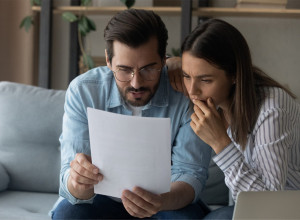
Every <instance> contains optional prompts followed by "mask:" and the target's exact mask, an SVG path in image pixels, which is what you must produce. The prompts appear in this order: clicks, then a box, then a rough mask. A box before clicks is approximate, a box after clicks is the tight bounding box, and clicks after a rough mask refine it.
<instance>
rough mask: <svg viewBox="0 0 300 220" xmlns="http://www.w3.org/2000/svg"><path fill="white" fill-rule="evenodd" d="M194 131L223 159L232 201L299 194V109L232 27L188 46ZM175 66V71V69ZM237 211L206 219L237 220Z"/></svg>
mask: <svg viewBox="0 0 300 220" xmlns="http://www.w3.org/2000/svg"><path fill="white" fill-rule="evenodd" d="M181 50H182V73H183V78H184V80H183V81H184V85H185V87H186V90H187V92H188V95H189V97H190V99H191V101H192V102H193V103H194V113H193V115H192V117H191V119H192V121H191V127H192V129H193V130H194V132H195V133H196V134H197V135H198V136H199V138H201V139H202V140H203V141H205V142H206V143H207V144H209V145H210V146H211V147H212V149H213V150H214V151H215V152H216V154H217V155H216V156H215V157H214V158H213V160H214V161H215V163H216V164H217V165H218V166H219V167H220V169H221V170H222V171H223V172H224V175H225V183H226V185H227V186H228V187H229V189H230V190H231V192H232V196H233V199H234V200H236V197H237V195H238V193H239V192H241V191H264V190H271V191H276V190H299V189H300V106H299V104H298V103H297V102H296V101H295V100H294V99H295V96H294V95H293V94H292V93H291V92H290V91H289V90H287V89H286V88H284V87H283V86H282V85H280V84H279V83H278V82H276V81H275V80H273V79H272V78H270V77H269V76H267V75H266V74H265V73H264V72H262V71H261V70H260V69H258V68H256V67H254V66H253V65H252V61H251V56H250V51H249V48H248V45H247V43H246V41H245V39H244V37H243V36H242V35H241V33H240V32H239V31H238V30H237V29H236V28H234V27H233V26H231V25H230V24H228V23H226V22H224V21H222V20H218V19H211V20H208V21H206V22H204V23H202V24H201V25H199V26H198V27H197V28H196V29H195V30H194V31H193V32H192V33H191V34H190V35H189V36H188V37H187V38H186V39H185V41H184V43H183V45H182V48H181ZM168 65H170V64H168ZM232 212H233V207H225V208H223V209H220V210H216V211H213V212H211V213H210V214H209V215H208V216H207V218H211V219H214V218H215V219H217V218H222V217H224V218H226V217H228V218H230V217H231V216H232Z"/></svg>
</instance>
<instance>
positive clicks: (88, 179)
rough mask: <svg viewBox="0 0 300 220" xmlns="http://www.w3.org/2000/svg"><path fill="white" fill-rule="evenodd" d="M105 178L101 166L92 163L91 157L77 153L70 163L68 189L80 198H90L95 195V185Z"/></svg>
mask: <svg viewBox="0 0 300 220" xmlns="http://www.w3.org/2000/svg"><path fill="white" fill-rule="evenodd" d="M102 179H103V176H102V174H101V173H100V170H99V168H97V167H96V166H95V165H93V164H92V160H91V157H90V156H88V155H85V154H83V153H78V154H76V156H75V158H74V160H72V161H71V163H70V176H69V179H68V189H69V191H70V192H71V194H72V195H73V196H75V197H76V198H79V199H88V198H90V197H92V196H93V195H94V185H95V184H97V183H98V182H99V181H101V180H102Z"/></svg>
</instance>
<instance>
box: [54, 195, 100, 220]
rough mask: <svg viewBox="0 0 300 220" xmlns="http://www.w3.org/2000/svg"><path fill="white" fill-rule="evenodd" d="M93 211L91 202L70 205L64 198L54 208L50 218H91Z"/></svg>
mask: <svg viewBox="0 0 300 220" xmlns="http://www.w3.org/2000/svg"><path fill="white" fill-rule="evenodd" d="M93 213H94V211H93V207H92V205H91V204H77V205H72V204H71V203H70V202H69V201H68V200H66V199H64V200H63V201H61V202H60V203H59V204H58V206H57V207H56V209H55V210H54V212H53V215H52V219H60V220H61V219H93V218H94V216H93Z"/></svg>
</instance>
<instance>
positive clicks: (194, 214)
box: [52, 195, 207, 219]
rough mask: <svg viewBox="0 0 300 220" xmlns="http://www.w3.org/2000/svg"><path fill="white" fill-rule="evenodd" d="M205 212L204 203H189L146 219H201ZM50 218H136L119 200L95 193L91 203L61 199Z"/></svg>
mask: <svg viewBox="0 0 300 220" xmlns="http://www.w3.org/2000/svg"><path fill="white" fill-rule="evenodd" d="M206 214H207V209H206V207H205V205H203V204H201V203H196V204H190V205H188V206H186V207H184V208H182V209H178V210H173V211H161V212H158V213H157V214H155V215H153V216H152V217H151V218H147V219H202V218H203V217H204V216H205V215H206ZM52 219H136V218H135V217H133V216H131V215H130V214H128V212H127V211H126V209H125V208H124V206H123V204H122V203H121V202H116V201H114V200H112V199H110V198H109V197H107V196H103V195H97V196H96V197H95V198H94V202H93V204H76V205H72V204H71V203H70V202H69V201H68V200H66V199H64V200H63V201H61V202H60V203H59V204H58V206H57V207H56V209H55V210H54V213H53V216H52Z"/></svg>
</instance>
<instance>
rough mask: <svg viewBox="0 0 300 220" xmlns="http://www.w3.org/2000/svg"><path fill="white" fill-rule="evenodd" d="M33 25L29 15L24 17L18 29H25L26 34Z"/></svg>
mask: <svg viewBox="0 0 300 220" xmlns="http://www.w3.org/2000/svg"><path fill="white" fill-rule="evenodd" d="M32 25H33V18H32V16H31V15H29V16H26V17H25V18H23V20H22V21H21V23H20V26H19V27H20V28H23V27H24V28H25V31H26V32H28V31H29V29H30V27H31V26H32Z"/></svg>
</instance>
